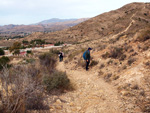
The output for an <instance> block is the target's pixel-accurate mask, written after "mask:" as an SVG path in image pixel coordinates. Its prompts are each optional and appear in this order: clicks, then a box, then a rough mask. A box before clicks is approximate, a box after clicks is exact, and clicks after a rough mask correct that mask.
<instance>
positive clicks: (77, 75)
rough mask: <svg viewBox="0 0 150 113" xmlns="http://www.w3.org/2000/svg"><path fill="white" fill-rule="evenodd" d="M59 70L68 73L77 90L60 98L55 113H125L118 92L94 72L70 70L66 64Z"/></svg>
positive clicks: (54, 109)
mask: <svg viewBox="0 0 150 113" xmlns="http://www.w3.org/2000/svg"><path fill="white" fill-rule="evenodd" d="M57 69H59V70H62V71H66V73H67V74H68V75H69V78H70V79H71V81H73V83H74V84H76V90H75V91H72V92H67V93H65V94H62V95H61V96H59V99H57V100H56V102H55V103H54V107H52V109H51V111H52V112H55V113H58V112H60V113H124V111H123V103H122V101H121V100H120V99H119V97H118V93H117V90H116V89H115V88H114V87H113V86H111V85H110V84H108V83H106V82H105V81H104V80H103V79H101V78H99V77H98V73H97V72H94V71H88V72H87V71H85V70H83V69H80V70H70V69H69V68H67V67H64V63H63V62H61V63H59V64H58V66H57Z"/></svg>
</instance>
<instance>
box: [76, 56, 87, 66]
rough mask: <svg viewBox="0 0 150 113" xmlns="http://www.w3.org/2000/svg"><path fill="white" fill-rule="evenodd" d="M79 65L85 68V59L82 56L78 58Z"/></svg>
mask: <svg viewBox="0 0 150 113" xmlns="http://www.w3.org/2000/svg"><path fill="white" fill-rule="evenodd" d="M78 66H81V67H83V68H85V66H86V62H85V60H83V59H82V58H80V59H79V60H78Z"/></svg>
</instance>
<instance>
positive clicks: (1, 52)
mask: <svg viewBox="0 0 150 113" xmlns="http://www.w3.org/2000/svg"><path fill="white" fill-rule="evenodd" d="M4 54H5V52H4V50H3V49H2V48H0V56H1V55H4Z"/></svg>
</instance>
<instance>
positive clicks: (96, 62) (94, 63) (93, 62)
mask: <svg viewBox="0 0 150 113" xmlns="http://www.w3.org/2000/svg"><path fill="white" fill-rule="evenodd" d="M97 64H98V61H96V60H92V61H91V63H90V66H91V67H93V66H96V65H97Z"/></svg>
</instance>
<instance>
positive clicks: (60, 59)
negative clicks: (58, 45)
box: [58, 52, 64, 62]
mask: <svg viewBox="0 0 150 113" xmlns="http://www.w3.org/2000/svg"><path fill="white" fill-rule="evenodd" d="M58 56H59V61H60V62H61V61H63V56H64V54H63V52H59V55H58Z"/></svg>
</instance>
